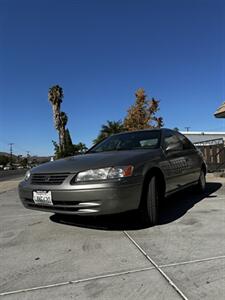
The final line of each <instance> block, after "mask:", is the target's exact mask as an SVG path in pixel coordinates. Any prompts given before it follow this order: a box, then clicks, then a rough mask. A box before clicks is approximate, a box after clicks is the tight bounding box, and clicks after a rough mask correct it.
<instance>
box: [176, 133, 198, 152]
mask: <svg viewBox="0 0 225 300" xmlns="http://www.w3.org/2000/svg"><path fill="white" fill-rule="evenodd" d="M176 134H177V136H178V138H179V140H180V141H181V143H182V144H183V149H184V150H190V149H192V150H193V149H195V146H194V145H193V144H192V143H191V142H190V141H189V139H188V138H186V136H184V135H183V134H181V133H179V132H177V133H176Z"/></svg>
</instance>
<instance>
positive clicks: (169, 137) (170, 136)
mask: <svg viewBox="0 0 225 300" xmlns="http://www.w3.org/2000/svg"><path fill="white" fill-rule="evenodd" d="M180 143H181V141H180V140H179V139H178V137H177V136H176V135H175V134H174V133H173V132H172V131H166V133H165V135H164V148H165V149H166V148H167V147H168V146H169V145H171V144H180Z"/></svg>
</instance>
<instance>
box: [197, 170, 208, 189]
mask: <svg viewBox="0 0 225 300" xmlns="http://www.w3.org/2000/svg"><path fill="white" fill-rule="evenodd" d="M205 186H206V178H205V172H204V170H203V169H202V170H201V172H200V175H199V179H198V184H197V186H196V188H197V191H198V192H199V193H204V191H205Z"/></svg>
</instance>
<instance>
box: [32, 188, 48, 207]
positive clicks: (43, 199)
mask: <svg viewBox="0 0 225 300" xmlns="http://www.w3.org/2000/svg"><path fill="white" fill-rule="evenodd" d="M33 200H34V203H36V204H43V205H53V202H52V193H51V191H48V192H47V191H35V192H33Z"/></svg>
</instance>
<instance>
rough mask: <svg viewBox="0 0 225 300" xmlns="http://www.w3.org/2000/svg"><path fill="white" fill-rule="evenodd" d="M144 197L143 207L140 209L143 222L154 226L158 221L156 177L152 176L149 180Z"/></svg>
mask: <svg viewBox="0 0 225 300" xmlns="http://www.w3.org/2000/svg"><path fill="white" fill-rule="evenodd" d="M144 197H145V199H144V205H143V208H142V216H143V217H144V221H145V222H147V223H148V224H151V225H156V224H158V221H159V190H158V185H157V178H156V176H152V177H151V178H150V179H149V181H148V183H147V186H146V190H145V194H144Z"/></svg>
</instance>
